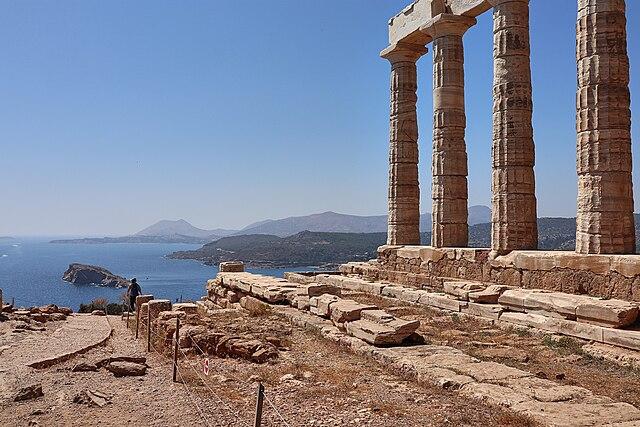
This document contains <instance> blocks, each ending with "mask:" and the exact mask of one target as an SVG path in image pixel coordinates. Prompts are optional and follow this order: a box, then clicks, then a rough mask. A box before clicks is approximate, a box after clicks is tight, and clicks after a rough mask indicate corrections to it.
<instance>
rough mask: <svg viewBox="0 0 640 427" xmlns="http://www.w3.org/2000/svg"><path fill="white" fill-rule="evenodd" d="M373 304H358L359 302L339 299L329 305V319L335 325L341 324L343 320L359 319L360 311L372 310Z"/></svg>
mask: <svg viewBox="0 0 640 427" xmlns="http://www.w3.org/2000/svg"><path fill="white" fill-rule="evenodd" d="M374 309H376V306H375V305H366V304H360V303H359V302H356V301H353V300H349V299H340V300H338V301H335V302H334V303H332V304H331V305H330V311H331V320H332V321H333V323H334V324H335V325H336V326H337V325H342V324H343V323H345V322H353V321H355V320H358V319H360V313H361V312H362V310H374Z"/></svg>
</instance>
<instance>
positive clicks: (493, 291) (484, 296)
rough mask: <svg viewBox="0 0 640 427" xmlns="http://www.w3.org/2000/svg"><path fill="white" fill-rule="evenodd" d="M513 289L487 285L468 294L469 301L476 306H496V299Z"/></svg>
mask: <svg viewBox="0 0 640 427" xmlns="http://www.w3.org/2000/svg"><path fill="white" fill-rule="evenodd" d="M509 289H513V288H511V287H510V286H506V285H489V286H487V288H486V289H484V290H481V291H473V292H469V301H471V302H474V303H478V304H498V298H500V295H502V294H503V292H505V291H507V290H509Z"/></svg>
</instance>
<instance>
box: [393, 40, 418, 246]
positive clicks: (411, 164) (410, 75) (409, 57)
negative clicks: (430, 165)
mask: <svg viewBox="0 0 640 427" xmlns="http://www.w3.org/2000/svg"><path fill="white" fill-rule="evenodd" d="M426 51H427V49H426V47H424V46H422V45H411V44H398V45H395V46H392V47H390V48H388V49H387V50H385V51H383V53H382V57H383V58H386V59H387V60H389V62H390V63H391V120H390V135H389V218H388V225H389V228H388V237H387V242H388V244H390V245H419V244H420V185H419V182H418V118H417V111H416V103H417V100H418V96H417V94H416V91H417V68H416V61H417V60H418V58H420V57H421V56H422V55H423V54H424V53H426Z"/></svg>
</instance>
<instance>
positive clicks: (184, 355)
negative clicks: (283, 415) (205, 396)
mask: <svg viewBox="0 0 640 427" xmlns="http://www.w3.org/2000/svg"><path fill="white" fill-rule="evenodd" d="M151 336H152V337H155V338H156V339H159V340H162V337H160V336H159V335H157V334H156V333H155V332H153V331H151ZM151 346H152V347H153V349H154V350H155V351H156V353H159V354H161V355H162V357H164V358H166V359H169V358H168V357H167V356H166V355H164V354H162V353H160V352H159V351H158V349H157V348H156V346H155V345H153V343H152V344H151ZM180 352H181V353H182V355H183V357H184V358H185V359H187V358H188V357H187V354H186V353H185V352H184V350H182V349H180ZM170 363H171V366H172V367H173V365H174V363H173V361H171V362H170ZM176 366H177V367H178V368H179V366H178V365H177V364H176ZM189 367H190V368H191V369H192V370H193V371H194V372H195V374H196V376H197V377H198V378H199V379H200V381H202V383H203V384H204V386H205V387H206V388H207V389H208V390H209V392H211V394H212V395H213V396H214V397H215V398H216V399H217V400H218V401H219V402H220V403H221V404H222V405H223V406H224V407H225V408H226V409H227V410H228V411H229V412H230V413H231V415H233V416H234V417H235V418H236V419H237V420H238V421H241V422H243V423H244V422H245V421H244V420H242V418H241V417H240V415H239V414H238V413H237V412H235V411H234V410H233V409H232V408H231V406H230V405H229V404H227V403H226V402H225V401H224V400H223V399H222V398H221V397H220V396H219V395H218V394H216V392H215V391H213V389H212V388H211V387H210V386H209V385H208V384H207V381H206V379H205V378H203V377H202V376H201V375H200V373H199V372H198V370H197V369H195V368H194V367H193V366H192V365H190V364H189ZM177 373H178V375H179V376H180V378H181V379H182V380H183V381H184V378H183V377H182V373H181V372H180V369H178V370H177Z"/></svg>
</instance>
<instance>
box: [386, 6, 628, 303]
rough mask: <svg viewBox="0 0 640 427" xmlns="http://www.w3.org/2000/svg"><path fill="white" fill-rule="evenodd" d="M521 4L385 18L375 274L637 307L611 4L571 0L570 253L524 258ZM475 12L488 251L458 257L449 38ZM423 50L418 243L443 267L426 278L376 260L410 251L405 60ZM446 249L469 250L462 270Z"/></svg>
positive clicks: (410, 130)
mask: <svg viewBox="0 0 640 427" xmlns="http://www.w3.org/2000/svg"><path fill="white" fill-rule="evenodd" d="M529 7H530V5H529V0H416V1H415V2H413V3H412V4H411V5H409V6H408V7H406V8H405V9H404V10H402V11H401V12H400V13H399V14H398V15H396V16H395V17H393V18H392V19H391V20H390V21H389V46H388V47H387V48H386V49H384V50H383V51H382V53H381V56H382V57H383V58H385V59H387V60H388V61H389V62H390V63H391V117H390V123H391V126H390V127H391V130H390V146H389V226H388V246H386V247H382V248H380V259H379V261H380V262H381V265H380V267H381V268H382V270H383V272H382V276H383V277H387V278H389V279H393V280H400V281H401V282H403V283H406V284H412V285H416V284H419V283H424V282H425V281H427V282H428V281H429V280H432V279H433V277H436V276H442V275H446V276H447V277H453V278H461V279H473V280H482V281H496V282H499V283H505V284H508V285H514V286H522V287H538V288H544V289H553V290H563V291H568V292H572V293H588V294H591V295H596V296H602V297H614V296H615V297H621V298H624V299H630V300H636V301H637V300H640V291H638V290H637V287H638V286H637V285H634V283H635V280H636V277H638V276H639V275H640V257H638V256H637V255H635V249H636V248H635V227H634V216H633V210H634V203H633V183H632V175H631V171H632V156H631V110H630V93H629V58H628V55H627V34H626V16H625V11H626V5H625V1H624V0H578V16H577V24H576V41H577V44H576V46H577V49H576V50H577V57H576V60H577V80H578V88H577V97H576V99H577V106H576V130H577V135H576V137H577V176H578V195H577V219H576V226H577V227H576V228H577V232H576V247H575V252H542V251H537V248H538V229H537V202H536V194H535V174H534V165H535V144H534V140H533V126H532V111H533V101H532V89H531V64H530V46H529ZM488 11H492V13H493V35H494V36H493V46H494V48H493V62H494V70H493V76H494V77H493V140H492V150H491V162H492V179H491V191H492V201H491V205H492V218H491V248H490V249H466V248H467V246H468V225H467V217H468V213H467V203H468V202H467V201H468V189H467V175H468V172H467V170H468V166H467V154H466V146H465V127H466V117H465V105H464V99H465V93H464V92H465V89H464V44H463V41H462V38H463V35H464V34H465V32H466V31H467V30H468V29H469V28H471V27H472V26H473V25H475V24H476V17H477V16H479V15H481V14H483V13H485V12H488ZM428 45H432V49H433V155H432V177H433V184H432V203H433V205H432V212H433V214H432V215H433V222H432V239H431V246H424V247H422V249H424V250H425V251H426V252H428V253H431V254H433V253H437V254H440V255H442V257H444V259H445V260H448V261H446V262H444V263H445V264H447V267H445V271H436V270H433V269H429V268H428V266H427V264H428V262H427V261H428V260H427V259H426V258H425V257H424V256H420V255H417V258H416V260H417V261H416V263H417V264H416V265H411V266H410V267H411V268H407V267H405V266H403V265H394V264H393V262H391V263H389V262H388V261H389V260H395V259H397V258H402V257H398V253H399V251H404V253H406V252H407V248H414V249H415V250H416V251H418V252H419V250H420V244H421V242H420V229H419V218H420V201H419V199H420V190H419V188H420V184H419V180H418V151H419V139H418V133H419V132H418V120H417V111H416V103H417V96H416V91H417V68H416V63H417V61H418V59H419V58H420V57H421V56H423V55H424V54H425V53H426V52H427V49H428ZM463 248H464V249H463ZM456 251H457V252H456ZM418 252H416V254H417V253H418ZM454 253H465V254H472V255H469V256H467V257H466V258H467V259H469V260H472V261H471V262H470V264H471V265H470V266H463V265H462V263H461V260H463V259H465V257H464V256H463V257H460V256H458V255H452V254H454ZM440 255H437V256H436V257H437V258H439V259H440V258H441V256H440ZM444 255H447V256H446V257H445V256H444ZM439 263H442V262H440V261H439ZM619 264H624V267H623V268H618V267H617V266H618V265H619ZM621 270H624V271H623V272H621ZM443 273H444V274H443ZM415 275H417V276H415ZM560 282H562V283H560Z"/></svg>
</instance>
